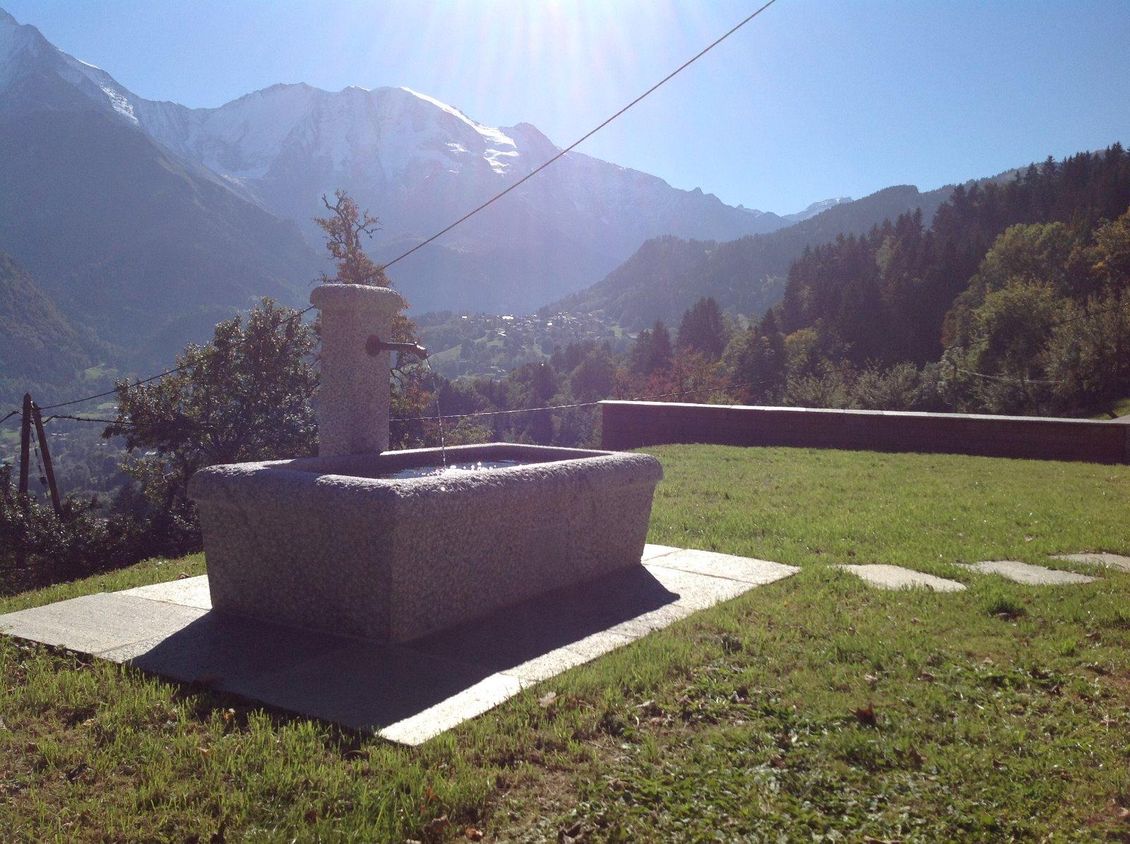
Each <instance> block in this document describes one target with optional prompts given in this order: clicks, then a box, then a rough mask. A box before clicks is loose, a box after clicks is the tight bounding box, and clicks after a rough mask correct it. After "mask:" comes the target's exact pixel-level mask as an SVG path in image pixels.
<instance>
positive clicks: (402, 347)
mask: <svg viewBox="0 0 1130 844" xmlns="http://www.w3.org/2000/svg"><path fill="white" fill-rule="evenodd" d="M365 351H366V352H367V353H368V354H370V355H372V356H373V357H376V356H377V355H379V354H380V353H381V352H400V353H401V354H409V355H415V356H416V357H418V358H419V359H420V360H424V359H425V358H427V356H428V350H427V349H425V348H424V347H423V346H421V345H420V344H419V343H386V342H385V341H384V340H382V339H381V338H380V337H378V336H377V335H376V334H370V335H369V339H368V340H366V341H365Z"/></svg>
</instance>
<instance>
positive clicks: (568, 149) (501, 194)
mask: <svg viewBox="0 0 1130 844" xmlns="http://www.w3.org/2000/svg"><path fill="white" fill-rule="evenodd" d="M775 2H777V0H769V2H768V3H766V4H765V5H764V6H762V7H761V8H760V9H758V10H757V11H755V12H754V13H753V14H751V15H750V16H749V17H747V18H745V19H744V20H742V21H741V22H740V23H738V24H737V25H736V26H734V27H733V28H731V29H730V30H729V31H728V32H726V34H724V35H722V36H721V37H719V38H718V39H716V40H715V41H713V42H711V43H710V44H709V45H707V46H706V47H704V48H703V49H702V50H700V51H699V52H698V53H696V54H695V55H693V56H691V57H690V58H689V59H687V60H686V61H685V62H683V63H682V64H681V65H679V66H678V67H677V68H675V69H674V70H673V71H671V72H670V73H668V74H667V75H666V76H664V77H663V78H662V79H660V80H659V81H658V82H656V83H655V84H654V85H652V86H651V87H650V88H648V89H647V90H646V91H644V92H643V93H642V94H640V95H639V96H638V97H636V98H635V99H634V100H632V101H631V102H630V103H628V104H627V105H626V106H624V107H623V108H622V109H620V110H619V111H618V112H616V113H615V114H613V115H612V116H611V117H609V118H608V119H606V120H605V121H604V122H603V123H601V124H600V125H598V126H597V127H596V128H595V129H592V130H590V131H589V132H586V133H585V134H584V135H582V136H581V137H580V138H578V139H577V140H575V141H573V143H571V144H569V146H567V147H565V149H563V150H561V151H560V152H559V153H557V155H555V156H553V157H552V158H550V159H549V160H548V161H546V162H545V163H543V164H541V165H540V166H538V167H536V168H535V169H533V170H531V171H530V172H529V173H527V174H526V175H525V176H523V177H522V178H521V179H519V180H518V181H516V182H515V183H514V184H512V185H511V186H510V187H508V188H506V189H505V190H502V191H499V192H498V193H496V194H495V195H494V196H492V197H491V198H490V199H488V200H487V201H486V202H484V203H483V204H482V205H479V206H478V207H477V208H475V209H473V210H471V211H468V212H467V213H466V214H464V215H463V216H462V217H460V218H459V219H458V220H456V221H455V222H454V223H452V224H451V225H449V226H448V227H447V228H445V229H442V230H441V231H438V232H436V233H435V234H433V235H432V236H431V237H429V238H428V239H427V240H424V241H421V242H420V243H417V244H416V245H415V246H413V247H412V248H411V249H409V250H408V251H407V252H403V253H401V254H400V255H397V256H396V257H395V258H393V259H392V260H391V261H389V262H388V263H387V264H385V265H384V266H383V267H381V269H382V270H387V269H388V268H389V267H391V266H392V265H393V264H395V263H397V262H398V261H402V260H403V259H405V258H407V257H408V256H409V255H411V254H412V253H413V252H415V251H416V250H418V249H422V248H424V247H425V246H427V245H428V244H429V243H431V242H432V241H434V240H437V239H439V238H441V237H443V236H444V235H445V234H447V233H448V232H449V231H451V230H452V229H453V228H455V227H456V226H458V225H460V224H461V223H463V222H466V221H467V220H469V219H470V218H471V217H473V216H475V215H476V214H478V213H479V212H480V211H482V210H483V209H484V208H486V207H488V206H490V205H493V204H494V203H495V202H497V201H498V200H500V199H502V197H504V196H506V194H508V193H510V191H512V190H514V189H515V188H517V187H519V186H520V185H523V184H525V183H526V182H527V181H529V180H530V179H532V178H533V177H534V176H536V175H537V174H538V173H540V172H541V171H542V170H544V169H545V168H546V167H548V166H549V165H551V164H553V163H554V162H555V161H557V160H558V159H560V158H562V157H563V156H564V155H565V154H566V153H569V152H572V151H573V150H574V149H576V148H577V147H579V146H580V145H581V144H582V143H584V142H585V141H587V140H588V139H589V138H591V137H592V136H593V135H595V134H596V133H597V132H599V131H600V130H601V129H603V128H604V127H605V126H607V125H608V124H609V123H611V122H612V121H613V120H615V119H616V118H618V117H619V116H620V115H622V114H623V113H624V112H626V111H627V110H628V109H630V108H631V107H632V106H634V105H636V103H638V102H640V101H641V100H642V99H644V98H645V97H647V96H649V95H650V94H651V93H652V92H654V91H655V90H656V89H657V88H659V87H660V86H662V85H664V84H666V83H667V82H669V81H670V80H671V79H673V78H674V77H675V76H676V75H678V74H679V73H681V72H682V71H684V70H686V69H687V68H688V67H690V66H691V65H692V64H694V63H695V62H696V61H698V60H699V59H701V58H702V57H703V56H705V55H706V54H707V53H709V52H710V51H711V50H713V49H714V48H715V47H717V46H718V45H719V44H721V43H722V42H723V41H725V40H726V39H727V38H729V37H730V36H731V35H733V34H734V33H735V32H737V31H738V30H739V29H741V28H742V27H743V26H745V25H746V24H747V23H749V22H750V21H752V20H753V19H754V18H756V17H757V16H758V15H760V14H761V13H762V12H764V11H765V10H766V9H768V8H769V7H770V6H772V5H773V4H774V3H775Z"/></svg>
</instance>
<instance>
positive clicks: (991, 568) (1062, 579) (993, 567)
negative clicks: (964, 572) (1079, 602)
mask: <svg viewBox="0 0 1130 844" xmlns="http://www.w3.org/2000/svg"><path fill="white" fill-rule="evenodd" d="M960 565H961V566H962V568H966V569H969V570H970V571H975V572H977V573H978V574H998V575H1000V576H1001V577H1003V578H1005V579H1006V580H1011V581H1013V582H1014V583H1023V584H1026V585H1028V586H1067V585H1071V584H1077V583H1091V582H1093V581H1094V579H1095V578H1093V577H1088V576H1087V575H1085V574H1076V573H1075V572H1073V571H1058V570H1057V569H1049V568H1045V567H1044V566H1034V565H1032V564H1030V563H1020V562H1017V561H1016V560H986V561H985V562H982V563H962V564H960Z"/></svg>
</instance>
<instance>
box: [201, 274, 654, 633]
mask: <svg viewBox="0 0 1130 844" xmlns="http://www.w3.org/2000/svg"><path fill="white" fill-rule="evenodd" d="M310 301H311V303H312V304H314V305H315V306H317V307H318V308H319V309H320V310H321V316H322V351H321V387H320V392H319V395H318V426H319V447H318V456H317V457H309V458H297V459H293V460H274V461H268V462H262V463H239V464H232V465H225V466H213V467H211V468H208V469H204V470H202V471H200V472H198V473H197V474H196V475H195V477H193V479H192V481H191V483H190V484H189V494H190V495H191V496H192V498H193V499H194V500H195V501H196V504H197V508H198V510H199V514H200V524H201V528H202V531H203V534H204V551H205V556H206V559H207V567H208V585H209V590H210V592H211V598H212V606H213V608H214V609H215V610H216V611H218V612H223V613H233V614H238V615H242V616H248V617H253V618H259V619H263V620H266V621H271V622H275V623H278V624H284V625H289V626H292V627H300V628H310V629H318V630H325V631H329V632H333V633H340V634H347V635H352V636H359V637H363V638H369V639H382V640H392V641H406V640H410V639H415V638H418V637H421V636H424V635H427V634H429V633H432V632H435V631H437V630H442V629H444V628H447V627H451V626H454V625H457V624H461V623H463V622H466V621H470V620H472V619H475V618H477V617H479V616H484V615H487V614H489V613H491V612H493V611H495V610H498V609H500V608H503V607H507V606H510V605H513V604H517V603H519V602H521V601H524V600H526V599H529V598H532V597H534V596H536V595H540V594H543V593H546V592H551V591H553V590H555V589H560V588H563V587H566V586H571V585H574V584H577V583H581V582H584V581H587V580H592V579H595V578H597V577H600V576H601V575H605V574H608V573H611V572H614V571H617V570H620V569H625V568H628V567H631V566H637V565H639V564H640V558H641V556H642V553H643V548H644V539H645V536H646V533H647V525H648V519H649V518H650V514H651V502H652V497H653V495H654V492H655V486H656V484H657V483H658V482H659V479H660V478H661V477H662V469H661V467H660V465H659V462H658V461H657V460H656V459H655V458H653V457H651V456H649V455H644V454H621V453H615V452H607V451H592V450H584V449H566V448H549V447H543V446H532V445H511V444H506V443H490V444H487V445H472V446H459V447H455V448H448V449H446V460H447V461H450V462H452V463H456V464H460V465H479V464H493V465H494V466H495V468H478V469H471V470H465V469H464V470H448V471H438V472H434V473H431V474H426V475H424V476H420V477H397V475H405V474H408V475H410V474H413V473H412V472H411V471H407V470H414V469H421V468H434V467H442V466H443V465H444V463H445V459H444V453H443V452H442V451H441V450H440V449H415V450H410V451H388V450H387V449H388V419H389V369H390V366H391V360H390V351H389V348H390V347H396V345H397V344H388V343H385V342H382V341H381V340H380V338H382V337H385V338H387V337H388V336H390V332H391V326H392V320H393V317H394V316H395V315H396V313H397V312H398V310H399V309H401V308H403V307H404V302H403V300H402V299H401V298H400V296H399V295H398V294H397V293H396V292H395V291H393V290H390V289H388V288H382V287H361V286H357V285H345V284H325V285H322V286H320V287H317V288H315V290H314V291H313V292H312V294H311V296H310Z"/></svg>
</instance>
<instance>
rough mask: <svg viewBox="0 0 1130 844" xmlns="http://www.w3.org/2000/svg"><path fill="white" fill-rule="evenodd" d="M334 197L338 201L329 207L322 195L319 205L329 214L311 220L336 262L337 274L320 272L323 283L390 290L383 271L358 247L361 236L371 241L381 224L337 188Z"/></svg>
mask: <svg viewBox="0 0 1130 844" xmlns="http://www.w3.org/2000/svg"><path fill="white" fill-rule="evenodd" d="M334 197H335V199H336V200H337V201H336V202H334V203H333V204H332V205H331V204H330V201H329V200H328V199H327V198H326V195H325V194H322V204H323V205H325V206H326V210H328V211H329V212H330V215H329V216H328V217H315V218H314V222H315V223H317V224H318V227H319V228H321V230H322V231H324V232H325V233H326V249H328V250H329V253H330V255H331V256H332V257H333V259H334V261H336V262H337V274H336V275H333V276H329V275H326V274H325V273H322V281H323V282H326V283H329V282H335V283H337V284H369V285H376V286H378V287H391V286H392V283H391V282H390V281H389V280H388V276H386V275H385V271H384V268H383V267H381V266H379V265H378V264H376V263H375V262H374V261H373V259H372V258H370V257H369V256H368V255H366V254H365V250H364V248H363V247H362V246H361V235H366V236H367V237H369V238H372V236H373V234H374V233H375V232H376V231H377V229H378V228H379V227H380V221H379V220H378V219H377V218H376V217H373V216H371V215H370V214H369V212H368V211H361V209H360V208H359V207H358V206H357V202H356V201H355V200H354V199H353V197H351V196H350V195H349V194H348V193H346V192H345V191H343V190H341V189H340V188H338V189H337V190H336V191H334Z"/></svg>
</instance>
